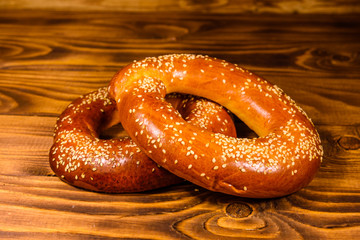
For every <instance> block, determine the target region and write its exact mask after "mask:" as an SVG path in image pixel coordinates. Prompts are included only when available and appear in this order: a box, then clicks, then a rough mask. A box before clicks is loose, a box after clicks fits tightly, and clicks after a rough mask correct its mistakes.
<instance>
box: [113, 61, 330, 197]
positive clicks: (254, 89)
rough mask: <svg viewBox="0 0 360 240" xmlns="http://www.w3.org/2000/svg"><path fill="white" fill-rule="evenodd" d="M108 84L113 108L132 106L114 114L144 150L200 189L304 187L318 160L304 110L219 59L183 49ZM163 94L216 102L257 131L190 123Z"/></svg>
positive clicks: (282, 191) (286, 190)
mask: <svg viewBox="0 0 360 240" xmlns="http://www.w3.org/2000/svg"><path fill="white" fill-rule="evenodd" d="M109 89H110V93H111V95H112V96H113V97H114V98H115V99H116V102H117V106H118V109H119V110H120V111H128V110H129V109H131V108H132V109H135V111H133V112H132V113H131V114H129V115H120V118H121V122H122V123H123V126H124V128H125V129H126V130H127V131H128V132H129V135H130V136H131V138H133V139H134V141H135V142H137V144H138V145H139V146H141V148H142V149H143V150H144V152H145V153H146V154H147V155H148V156H149V157H151V158H152V159H153V160H154V161H156V162H157V163H158V164H159V165H161V166H163V167H164V168H166V169H168V170H169V171H171V172H173V173H174V174H176V175H178V176H180V177H182V178H185V179H187V180H189V181H191V182H193V183H195V184H198V185H200V186H202V187H205V188H207V189H210V190H213V191H219V192H224V193H228V194H233V195H238V196H243V197H254V198H269V197H280V196H284V195H288V194H291V193H293V192H296V191H298V190H299V189H301V188H303V187H305V186H307V185H308V184H309V182H310V181H311V180H312V179H313V177H314V176H315V174H316V172H317V169H318V168H319V166H320V162H321V160H322V154H323V150H322V147H321V143H320V138H319V135H318V133H317V131H316V130H315V128H314V125H313V124H312V122H311V120H310V119H309V118H308V117H307V116H306V114H305V113H304V111H303V110H302V109H301V108H300V107H299V106H297V105H296V104H295V102H294V101H293V100H292V99H291V98H290V97H289V96H287V95H286V94H285V93H284V92H283V91H282V90H281V89H280V88H279V87H277V86H276V85H273V84H271V83H269V82H268V81H266V80H264V79H263V78H261V77H259V76H257V75H255V74H253V73H251V72H249V71H248V70H246V69H243V68H241V67H239V66H237V65H234V64H231V63H228V62H226V61H224V60H218V59H215V58H210V57H208V56H202V55H191V54H188V55H186V54H179V55H166V56H160V57H156V58H155V57H153V58H147V59H145V60H142V61H139V62H135V63H132V64H130V65H129V66H127V67H125V68H124V69H123V70H121V71H119V72H118V73H117V74H116V75H115V76H114V78H113V79H112V81H111V83H110V86H109ZM171 92H181V93H188V94H193V95H198V96H202V97H206V98H209V99H211V100H214V101H216V102H218V103H219V104H221V105H223V106H225V107H226V108H228V109H229V110H230V111H231V112H233V113H234V114H236V115H237V116H238V117H239V118H240V119H241V120H242V121H244V123H246V124H247V125H248V126H249V127H250V128H251V129H253V130H254V131H255V132H256V133H257V134H258V136H259V137H258V138H254V139H241V138H234V137H227V136H225V135H223V134H214V133H209V132H206V131H199V130H198V129H195V128H194V127H193V126H191V125H189V124H188V123H186V122H185V121H184V120H183V119H182V118H181V117H180V116H178V114H176V111H175V110H174V109H173V108H172V107H171V106H170V105H169V104H168V103H166V102H165V101H164V96H165V95H166V94H168V93H171ZM139 123H142V124H141V125H140V124H139ZM149 139H155V140H156V143H154V144H153V143H150V142H149ZM159 144H161V146H160V145H159Z"/></svg>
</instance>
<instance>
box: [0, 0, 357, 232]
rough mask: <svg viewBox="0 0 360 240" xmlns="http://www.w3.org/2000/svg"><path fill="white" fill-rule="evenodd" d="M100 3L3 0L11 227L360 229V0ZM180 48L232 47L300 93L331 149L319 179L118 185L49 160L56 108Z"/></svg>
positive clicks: (0, 170) (1, 99) (2, 120)
mask: <svg viewBox="0 0 360 240" xmlns="http://www.w3.org/2000/svg"><path fill="white" fill-rule="evenodd" d="M94 2H98V4H90V3H89V2H87V1H58V0H57V1H43V0H36V1H35V0H34V1H25V0H24V1H21V5H20V4H17V3H16V1H3V2H0V113H1V115H0V216H1V218H0V239H8V238H14V239H242V238H243V239H253V238H256V239H261V238H267V239H268V238H270V239H356V238H358V237H359V236H360V179H359V177H360V15H359V13H360V10H359V5H358V4H357V1H344V3H341V1H323V2H322V1H321V0H318V1H312V2H310V3H309V1H305V3H304V1H302V2H300V1H273V3H270V1H250V0H249V1H243V2H238V3H236V1H235V2H232V1H229V2H228V1H220V0H219V1H207V2H206V1H204V3H201V2H200V1H190V0H181V1H162V2H161V1H154V2H155V3H150V2H151V1H119V2H114V1H94ZM160 2H161V3H160ZM254 2H255V3H254ZM325 2H326V3H325ZM19 3H20V1H19ZM168 53H201V54H208V55H211V56H215V57H218V58H222V59H226V60H228V61H230V62H233V63H237V64H239V65H241V66H244V67H246V68H248V69H250V70H252V71H254V72H256V73H257V74H259V75H262V76H263V77H265V78H266V79H268V80H270V81H271V82H273V83H275V84H277V85H278V86H280V87H281V88H282V89H283V90H284V91H285V92H286V93H288V94H289V95H290V96H291V97H292V98H293V99H295V100H296V102H297V103H298V104H299V105H300V106H301V107H303V109H304V110H305V111H306V112H307V113H308V115H309V116H310V117H311V118H312V119H313V122H314V123H315V125H316V127H317V129H318V131H319V133H320V135H321V139H322V141H323V146H324V149H325V157H324V161H323V163H322V165H321V168H320V171H319V172H318V174H317V176H316V178H315V179H314V180H313V181H312V182H311V184H310V185H309V186H308V187H306V188H305V189H303V190H301V191H299V192H297V193H295V194H292V195H290V196H287V197H283V198H279V199H265V200H256V199H243V198H239V197H234V196H228V195H224V194H220V193H213V192H209V191H207V190H204V189H199V188H198V187H196V186H195V185H192V184H190V183H184V184H180V185H176V186H171V187H167V188H164V189H159V190H154V191H150V192H145V193H134V194H116V195H110V194H99V193H93V192H87V191H84V190H80V189H77V188H74V187H72V186H69V185H67V184H65V183H63V182H62V181H60V180H59V179H58V178H57V177H56V176H55V175H54V174H53V172H52V171H51V169H50V167H49V163H48V151H49V148H50V146H51V144H52V132H53V127H54V124H55V120H56V118H57V116H58V115H59V114H60V113H61V112H62V111H63V109H64V108H65V107H66V106H67V105H68V104H69V103H70V102H71V101H72V100H73V99H75V98H76V97H78V96H79V95H82V94H84V93H87V92H90V91H92V90H95V89H97V88H99V87H101V86H106V85H107V84H108V82H109V80H110V78H111V77H112V75H113V74H114V73H115V72H116V71H117V70H118V69H120V68H121V67H123V66H124V65H126V64H128V63H130V62H132V61H133V60H135V59H137V60H138V59H142V58H144V57H146V56H156V55H161V54H168ZM196 189H199V190H198V191H196Z"/></svg>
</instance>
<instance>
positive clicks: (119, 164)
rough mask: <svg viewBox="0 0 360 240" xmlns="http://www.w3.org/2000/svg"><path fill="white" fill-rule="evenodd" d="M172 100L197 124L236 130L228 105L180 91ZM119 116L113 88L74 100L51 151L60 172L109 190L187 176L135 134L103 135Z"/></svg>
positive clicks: (228, 132) (71, 179)
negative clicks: (168, 166) (153, 155)
mask: <svg viewBox="0 0 360 240" xmlns="http://www.w3.org/2000/svg"><path fill="white" fill-rule="evenodd" d="M167 100H168V101H169V102H171V104H173V106H174V107H175V108H176V109H179V111H180V112H182V114H184V115H183V116H184V117H185V118H187V119H188V121H189V122H192V124H194V125H197V126H199V127H201V128H204V129H209V130H212V131H215V132H221V133H224V134H226V135H229V136H235V134H236V130H235V126H234V124H233V121H232V118H231V116H230V115H229V114H228V112H227V111H226V109H224V108H223V107H221V106H219V105H217V104H215V103H213V102H210V101H207V100H204V99H200V98H194V97H191V96H183V95H178V94H177V95H169V96H168V97H167ZM132 111H135V110H128V112H127V113H126V114H124V115H127V114H131V112H132ZM118 116H119V114H117V110H116V104H114V100H112V99H110V98H109V96H108V91H107V88H100V89H98V90H97V91H94V92H92V93H89V94H86V95H84V96H82V97H80V98H78V99H76V100H74V101H73V102H72V103H71V104H70V105H69V106H68V107H67V108H66V109H65V111H64V112H63V113H62V114H61V115H60V117H59V119H58V120H57V123H56V126H55V133H54V143H53V146H52V147H51V149H50V153H49V161H50V166H51V168H52V170H53V171H54V172H55V174H56V175H57V176H58V177H60V178H61V179H62V180H63V181H65V182H67V183H69V184H71V185H74V186H77V187H80V188H84V189H87V190H92V191H97V192H107V193H121V192H138V191H146V190H151V189H155V188H160V187H164V186H168V185H171V184H175V183H179V182H181V181H184V180H183V179H181V178H179V177H177V176H175V175H173V174H171V173H169V172H168V171H166V170H165V169H164V168H160V167H159V166H158V164H156V163H155V162H153V161H151V160H150V159H149V158H148V157H147V156H146V155H145V154H144V153H142V152H141V151H140V149H139V148H138V147H137V145H136V144H135V143H134V141H132V140H131V139H130V138H129V137H124V138H114V139H100V138H99V135H100V134H101V132H102V131H104V130H105V129H107V128H109V127H111V126H113V125H115V124H117V123H119V117H118ZM139 124H140V123H139Z"/></svg>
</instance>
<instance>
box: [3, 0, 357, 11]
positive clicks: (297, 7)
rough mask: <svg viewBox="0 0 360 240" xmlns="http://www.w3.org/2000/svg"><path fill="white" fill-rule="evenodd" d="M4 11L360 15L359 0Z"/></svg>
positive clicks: (37, 0) (22, 1)
mask: <svg viewBox="0 0 360 240" xmlns="http://www.w3.org/2000/svg"><path fill="white" fill-rule="evenodd" d="M0 8H2V9H10V10H13V9H29V10H30V9H31V10H34V9H37V10H39V9H41V10H44V9H46V10H54V9H55V10H65V11H121V12H123V11H125V12H184V11H186V12H206V13H246V14H247V13H252V14H262V13H276V14H279V13H280V14H283V13H287V14H289V13H301V14H308V13H316V14H324V13H326V14H329V13H331V14H348V13H359V12H360V5H359V2H358V1H357V0H347V1H341V0H312V1H300V0H288V1H284V0H210V1H199V0H166V1H146V0H136V1H134V0H122V1H115V0H101V1H99V0H98V1H86V0H78V1H71V0H53V1H51V2H49V1H45V0H18V1H15V2H14V1H1V2H0Z"/></svg>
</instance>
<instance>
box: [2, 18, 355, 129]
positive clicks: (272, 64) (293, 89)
mask: <svg viewBox="0 0 360 240" xmlns="http://www.w3.org/2000/svg"><path fill="white" fill-rule="evenodd" d="M18 13H19V14H16V15H12V14H11V13H7V12H4V14H1V15H0V31H1V32H2V33H3V34H2V35H1V36H0V43H1V44H2V49H3V50H2V51H3V52H4V54H2V56H0V59H1V60H2V61H1V62H0V86H1V92H0V98H1V99H2V108H1V110H0V112H2V113H8V114H25V115H31V114H36V115H49V116H55V115H58V114H59V113H60V112H61V111H62V110H63V109H64V108H65V107H66V105H67V104H68V103H69V102H70V101H71V100H73V99H75V98H76V97H78V96H79V95H81V94H84V93H87V92H89V91H92V90H94V89H96V88H98V87H101V86H106V85H107V84H108V82H109V80H110V78H111V77H112V75H113V74H114V73H115V72H116V71H117V70H118V69H120V68H121V67H122V66H124V65H125V64H128V63H129V62H132V61H133V60H134V59H141V58H143V57H146V56H154V55H159V54H167V53H173V52H175V53H178V52H193V51H194V49H197V51H199V49H200V48H199V45H201V46H202V47H201V49H202V50H201V51H200V52H201V53H203V54H209V55H212V56H216V57H220V58H224V59H227V60H229V61H231V62H234V63H238V64H239V65H242V66H245V67H247V68H249V69H251V70H252V71H255V72H256V73H258V74H260V75H262V76H264V77H265V78H267V79H269V80H270V81H272V82H273V83H275V84H277V85H279V86H280V87H281V88H283V89H284V90H285V92H287V93H288V94H289V95H290V96H291V97H293V98H294V99H295V100H296V101H297V102H298V103H299V105H301V106H302V107H303V108H304V109H305V110H306V112H308V114H309V115H310V116H311V117H312V118H313V120H314V122H315V123H317V124H337V123H339V122H341V123H342V124H345V125H349V124H359V121H360V115H359V112H360V111H359V107H360V105H359V104H358V102H359V94H358V93H359V92H360V81H359V80H358V79H359V78H360V70H359V69H360V68H359V67H358V66H359V55H358V54H356V52H357V51H360V41H357V40H358V39H360V35H359V33H360V27H359V26H360V20H359V19H360V18H357V17H355V16H336V17H333V16H321V17H318V18H316V19H315V20H313V19H311V18H310V19H309V18H308V17H303V16H300V17H298V16H296V17H295V16H286V17H284V16H281V17H279V16H264V17H263V18H262V20H261V21H260V20H258V19H257V18H254V17H251V16H235V15H227V16H217V15H212V16H208V15H200V16H197V18H195V17H194V16H189V15H186V14H184V15H181V16H173V15H170V14H168V15H166V16H157V17H155V18H154V19H153V21H154V23H151V24H149V23H147V22H145V20H141V19H148V18H149V17H150V15H149V14H140V15H136V16H134V15H131V14H124V15H121V16H119V15H118V14H113V13H109V14H102V13H96V14H95V16H94V15H93V14H89V13H78V14H73V13H64V15H63V14H57V15H53V14H52V13H50V12H42V11H41V12H23V11H19V12H18ZM14 16H16V17H14ZM19 16H21V17H20V18H21V21H20V20H19ZM39 16H42V17H39ZM166 18H168V22H167V24H166V25H164V24H158V23H159V22H161V21H163V20H164V19H166ZM199 18H200V19H201V20H200V21H199ZM41 19H45V20H41ZM94 19H96V20H95V21H94ZM179 19H181V21H179ZM284 21H285V22H287V23H285V24H284ZM47 22H51V23H52V24H50V25H47ZM245 23H246V24H245ZM324 24H325V26H324ZM40 26H41V27H40ZM236 26H242V27H241V28H239V27H236ZM90 29H91V30H90ZM129 29H131V31H129ZM306 31H308V32H309V33H305V32H306ZM98 32H105V33H106V34H105V35H101V37H99V35H98V34H97V33H98ZM158 32H162V34H163V35H162V36H156V35H155V34H156V33H158ZM164 32H165V33H164ZM60 33H63V34H60ZM78 34H82V37H81V40H79V39H78V38H77V35H78ZM179 34H180V35H181V34H184V35H183V36H178V35H179ZM118 36H126V37H124V38H121V39H119V37H118ZM218 36H221V37H222V38H221V39H218V38H219V37H218ZM333 36H334V37H333ZM94 39H95V40H96V41H94ZM134 39H137V40H136V41H134ZM329 39H330V40H329ZM228 46H231V49H229V48H228ZM279 46H281V47H279ZM299 46H301V47H299ZM14 79H16V81H14ZM45 103H46V104H45ZM314 103H316V104H314ZM315 106H316V107H315ZM344 116H347V117H344Z"/></svg>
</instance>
